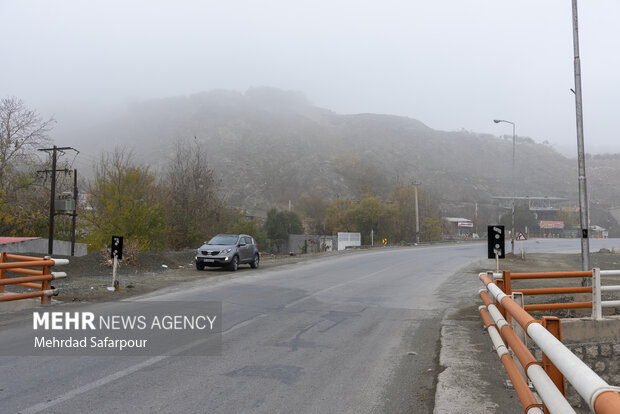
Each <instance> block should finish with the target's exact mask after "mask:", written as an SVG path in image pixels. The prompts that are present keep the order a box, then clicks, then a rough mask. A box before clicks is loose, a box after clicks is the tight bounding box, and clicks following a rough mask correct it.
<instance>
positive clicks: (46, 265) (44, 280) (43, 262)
mask: <svg viewBox="0 0 620 414" xmlns="http://www.w3.org/2000/svg"><path fill="white" fill-rule="evenodd" d="M11 260H13V261H11ZM68 263H69V260H67V259H52V258H51V257H43V258H40V257H31V256H20V255H15V254H9V253H5V252H2V253H0V293H6V292H5V286H7V285H14V286H22V287H27V288H31V289H36V291H34V292H25V293H11V294H5V295H0V302H7V301H12V300H20V299H27V298H37V297H40V298H41V303H42V304H48V303H50V301H51V299H50V298H51V296H56V295H58V290H57V289H52V287H51V281H52V280H54V279H59V278H63V277H67V274H66V273H64V272H52V271H51V268H52V266H58V265H64V264H68ZM33 267H35V268H36V267H40V268H41V270H36V269H32V268H33ZM7 273H18V274H25V275H29V276H24V277H12V278H7V277H6V274H7ZM37 282H40V283H37Z"/></svg>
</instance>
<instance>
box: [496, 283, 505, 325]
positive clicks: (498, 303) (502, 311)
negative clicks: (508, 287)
mask: <svg viewBox="0 0 620 414" xmlns="http://www.w3.org/2000/svg"><path fill="white" fill-rule="evenodd" d="M495 284H496V285H497V287H498V288H500V289H501V290H502V292H503V291H504V279H497V280H496V281H495ZM495 306H497V309H499V313H501V314H502V316H503V317H504V319H506V309H504V307H503V306H502V304H501V303H500V302H498V301H497V299H495Z"/></svg>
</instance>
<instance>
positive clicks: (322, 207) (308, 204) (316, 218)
mask: <svg viewBox="0 0 620 414" xmlns="http://www.w3.org/2000/svg"><path fill="white" fill-rule="evenodd" d="M295 206H296V208H295V209H296V210H298V211H300V212H301V213H302V214H303V216H304V218H308V219H310V220H311V225H310V233H312V234H325V217H326V215H327V206H328V204H327V201H325V199H324V198H323V197H321V196H320V195H318V194H314V193H312V194H310V195H308V196H305V197H300V198H298V199H297V202H296V203H295Z"/></svg>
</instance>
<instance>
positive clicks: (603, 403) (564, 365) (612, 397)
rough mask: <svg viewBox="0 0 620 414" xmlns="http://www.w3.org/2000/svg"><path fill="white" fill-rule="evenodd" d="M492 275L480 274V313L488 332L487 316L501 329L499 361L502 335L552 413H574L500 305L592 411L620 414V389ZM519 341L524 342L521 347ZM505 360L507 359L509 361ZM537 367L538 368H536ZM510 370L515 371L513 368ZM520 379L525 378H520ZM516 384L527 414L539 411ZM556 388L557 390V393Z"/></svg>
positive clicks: (520, 385)
mask: <svg viewBox="0 0 620 414" xmlns="http://www.w3.org/2000/svg"><path fill="white" fill-rule="evenodd" d="M489 276H491V278H492V277H493V276H494V275H493V273H492V272H489V275H487V274H485V273H481V274H480V275H479V278H480V280H481V281H482V283H483V284H484V285H485V287H486V291H485V290H483V291H481V292H480V296H481V297H482V299H483V301H484V302H485V307H486V309H483V308H482V307H481V309H480V311H481V314H483V315H485V314H486V315H485V316H486V317H485V316H483V320H485V325H486V326H487V329H488V327H489V326H490V318H489V317H488V315H491V317H492V318H493V322H494V326H497V327H499V330H500V331H501V335H500V334H499V331H498V330H497V329H498V328H497V327H495V332H497V333H498V335H495V334H492V340H493V342H494V346H495V348H496V350H498V355H499V354H501V355H500V358H503V355H504V354H505V352H504V350H505V349H506V346H505V344H504V342H503V341H502V343H500V342H499V341H498V339H499V340H501V339H502V338H501V337H502V336H503V337H504V339H506V340H507V341H508V342H509V345H510V346H511V348H512V349H513V352H515V355H516V356H517V358H518V359H519V362H520V363H521V365H522V366H523V368H524V369H525V371H526V375H527V376H528V378H529V379H530V380H531V381H532V384H533V385H534V387H535V389H536V391H537V392H538V395H539V396H540V398H541V399H542V401H543V403H544V405H545V407H546V408H547V409H548V410H549V412H551V413H553V414H555V413H571V412H574V410H573V409H572V408H570V405H568V402H567V401H566V399H565V398H564V395H563V393H562V392H561V391H560V390H559V389H558V388H557V384H555V383H554V382H553V381H551V379H550V378H549V376H548V375H547V374H546V373H545V372H544V371H542V372H541V369H542V368H540V366H539V365H538V363H537V362H536V361H535V360H533V357H531V353H530V352H529V351H528V350H527V348H524V347H525V344H523V343H522V342H521V341H520V340H519V339H518V337H516V335H513V334H514V332H512V333H511V331H512V329H511V328H510V326H509V325H508V322H507V321H506V319H505V318H504V317H503V315H502V314H501V313H500V311H499V309H498V308H499V307H500V306H501V308H502V309H503V310H504V311H505V313H506V316H507V317H508V315H509V316H510V317H512V318H513V319H514V320H515V321H516V322H517V323H518V325H519V326H521V328H522V329H523V330H524V331H525V332H526V333H527V335H528V336H529V337H530V338H531V339H532V340H533V341H534V343H536V345H537V346H538V347H539V348H540V349H541V350H542V352H543V354H544V355H545V356H546V357H547V358H549V360H550V361H551V363H552V364H553V365H554V366H555V368H557V370H559V372H560V373H561V374H562V375H563V376H564V377H565V378H566V380H567V381H568V382H569V383H570V384H571V385H572V386H573V387H574V388H575V390H576V391H577V393H578V394H579V395H581V397H582V398H583V399H584V400H585V401H586V402H587V403H588V405H589V406H590V409H591V410H592V411H593V412H595V413H597V414H612V413H620V394H618V393H617V391H618V390H619V388H618V387H613V386H611V385H609V384H608V383H607V382H605V381H604V380H603V379H602V378H600V377H599V376H598V375H597V374H596V373H595V372H594V371H593V370H592V369H591V368H590V367H588V366H587V365H586V364H585V363H584V362H583V361H581V359H579V358H578V357H577V356H576V355H575V354H573V353H572V352H571V351H570V350H569V349H568V348H567V347H566V346H564V345H563V344H562V342H560V341H559V340H558V339H557V338H556V337H555V336H554V335H553V334H552V333H551V332H549V331H548V330H547V329H546V328H545V327H544V326H543V325H542V324H540V323H539V322H538V321H536V320H535V319H534V318H533V317H532V316H530V314H529V313H528V312H527V311H526V310H525V309H523V308H522V307H521V306H519V305H518V304H517V302H515V301H514V300H513V299H512V297H511V296H509V295H507V294H506V293H504V292H503V291H502V290H501V289H500V288H499V287H498V286H497V284H496V283H494V282H493V281H492V280H491V278H490V277H489ZM509 283H510V282H509ZM487 292H488V294H490V296H491V298H493V299H494V300H495V303H496V304H497V305H500V306H496V305H495V304H493V303H491V298H489V297H488V294H487ZM485 296H486V298H485ZM491 331H493V329H491ZM489 333H490V332H489ZM498 336H499V338H498ZM493 338H494V339H493ZM517 342H519V343H521V345H519V344H518V343H517ZM502 346H503V348H502ZM506 352H507V351H506ZM504 359H506V360H507V358H504ZM502 362H504V360H502ZM504 365H506V364H504ZM509 365H510V364H509ZM537 366H538V367H539V368H536V367H537ZM510 369H511V371H514V370H513V369H512V368H510ZM543 374H544V375H543ZM514 375H515V374H514V372H513V373H512V375H511V374H510V373H509V376H510V377H511V380H512V377H513V376H514ZM521 379H523V378H522V377H521ZM550 381H551V383H550ZM513 384H515V390H516V387H517V384H519V387H520V390H519V391H518V392H517V395H519V399H520V401H521V403H522V405H523V407H524V409H525V410H526V411H525V412H526V413H528V414H529V413H535V412H537V411H535V410H536V409H540V407H538V406H535V405H533V403H532V402H531V398H529V396H527V394H526V392H525V391H524V390H523V384H522V382H521V381H519V380H517V382H516V383H515V382H514V381H513ZM553 388H555V390H554V389H553ZM522 398H523V399H522Z"/></svg>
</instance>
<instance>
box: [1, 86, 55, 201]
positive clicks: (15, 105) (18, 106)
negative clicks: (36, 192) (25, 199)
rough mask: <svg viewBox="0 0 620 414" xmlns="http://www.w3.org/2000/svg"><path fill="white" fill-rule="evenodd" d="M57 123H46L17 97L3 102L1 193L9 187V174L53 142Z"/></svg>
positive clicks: (48, 120)
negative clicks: (54, 127) (54, 128)
mask: <svg viewBox="0 0 620 414" xmlns="http://www.w3.org/2000/svg"><path fill="white" fill-rule="evenodd" d="M54 122H56V121H55V120H54V119H53V118H49V119H47V120H44V119H43V118H41V117H40V116H39V114H37V112H36V111H33V110H31V109H29V108H28V107H27V106H26V105H25V104H24V102H23V101H22V100H21V99H19V98H16V97H9V98H4V99H2V100H1V101H0V191H2V190H4V189H5V188H6V185H7V174H8V173H9V172H10V170H11V168H12V167H14V165H15V163H16V162H18V161H22V162H24V161H25V160H26V159H28V158H29V157H32V156H33V154H34V150H35V149H36V148H37V147H38V146H41V145H44V144H46V143H48V142H49V138H48V136H47V133H48V132H49V131H51V129H52V125H53V124H54Z"/></svg>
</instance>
